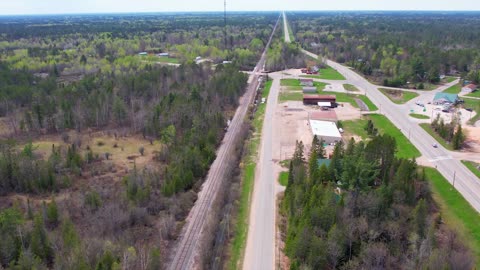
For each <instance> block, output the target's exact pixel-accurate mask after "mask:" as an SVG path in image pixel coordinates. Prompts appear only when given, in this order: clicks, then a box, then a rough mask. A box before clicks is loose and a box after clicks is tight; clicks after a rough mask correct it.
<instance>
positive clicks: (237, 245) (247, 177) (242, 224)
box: [227, 81, 272, 270]
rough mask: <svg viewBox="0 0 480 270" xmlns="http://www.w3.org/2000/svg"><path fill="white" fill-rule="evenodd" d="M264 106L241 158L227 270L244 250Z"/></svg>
mask: <svg viewBox="0 0 480 270" xmlns="http://www.w3.org/2000/svg"><path fill="white" fill-rule="evenodd" d="M271 86H272V83H271V81H268V82H266V83H265V88H264V90H263V93H262V97H267V96H268V94H269V93H270V88H271ZM265 108H266V104H260V105H259V107H258V110H257V111H256V113H255V117H254V119H253V123H252V124H253V126H254V129H255V133H254V135H253V136H252V137H251V138H250V139H249V140H248V141H247V151H248V152H247V154H246V155H245V156H244V157H243V160H242V164H244V165H243V171H242V183H241V193H240V199H239V202H238V203H239V204H238V215H237V217H236V223H235V228H234V237H233V239H232V242H231V244H230V247H229V248H230V258H229V261H228V262H227V268H228V269H231V270H234V269H239V267H240V265H241V260H242V258H243V253H244V250H245V245H246V240H247V233H248V216H249V213H250V200H251V197H252V191H253V184H254V182H255V168H256V161H257V156H258V149H259V145H260V139H261V133H260V131H261V129H262V126H263V119H264V116H265Z"/></svg>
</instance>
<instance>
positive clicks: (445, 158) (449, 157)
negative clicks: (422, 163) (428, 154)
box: [428, 156, 453, 162]
mask: <svg viewBox="0 0 480 270" xmlns="http://www.w3.org/2000/svg"><path fill="white" fill-rule="evenodd" d="M449 159H453V157H452V156H438V157H435V158H433V159H429V160H428V161H430V162H437V161H441V160H449Z"/></svg>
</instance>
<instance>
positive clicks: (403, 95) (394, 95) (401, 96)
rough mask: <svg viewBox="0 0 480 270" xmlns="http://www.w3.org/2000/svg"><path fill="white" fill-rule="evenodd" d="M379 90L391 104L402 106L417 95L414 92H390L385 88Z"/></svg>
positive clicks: (390, 90)
mask: <svg viewBox="0 0 480 270" xmlns="http://www.w3.org/2000/svg"><path fill="white" fill-rule="evenodd" d="M379 90H380V91H381V92H382V93H383V94H384V95H385V96H387V97H388V98H389V99H390V100H391V101H392V102H393V103H396V104H404V103H407V102H408V101H409V100H411V99H414V98H416V97H418V94H417V93H414V92H406V91H401V90H392V89H386V88H379Z"/></svg>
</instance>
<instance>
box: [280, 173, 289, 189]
mask: <svg viewBox="0 0 480 270" xmlns="http://www.w3.org/2000/svg"><path fill="white" fill-rule="evenodd" d="M278 183H280V185H282V186H284V187H286V186H287V184H288V172H280V175H279V176H278Z"/></svg>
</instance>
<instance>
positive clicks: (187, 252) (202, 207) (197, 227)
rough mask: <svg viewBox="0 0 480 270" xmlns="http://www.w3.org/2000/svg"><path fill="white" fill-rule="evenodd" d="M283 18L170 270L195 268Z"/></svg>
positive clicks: (226, 138) (197, 203)
mask: <svg viewBox="0 0 480 270" xmlns="http://www.w3.org/2000/svg"><path fill="white" fill-rule="evenodd" d="M279 21H280V17H279V18H278V20H277V23H276V24H275V27H274V28H273V31H272V34H271V35H270V39H269V40H268V43H267V45H266V46H265V50H264V52H263V53H262V56H261V58H260V61H259V62H258V63H257V65H256V67H255V69H254V70H253V73H252V75H250V76H253V79H252V80H251V83H250V84H249V85H248V89H247V92H246V93H245V94H244V95H243V96H242V97H241V98H240V101H239V106H238V108H237V110H236V112H235V116H234V117H233V119H232V122H231V124H230V127H229V129H228V131H227V133H226V134H225V137H224V138H223V141H222V145H221V146H220V149H219V150H218V153H217V157H216V159H215V161H214V162H213V163H212V166H211V167H210V170H209V172H208V174H207V178H206V180H205V182H204V184H203V187H202V190H201V191H200V192H199V194H198V199H197V201H196V202H195V205H194V207H193V208H192V210H191V212H190V214H189V218H188V219H187V223H186V224H185V226H184V229H183V233H182V237H181V238H180V241H179V244H178V246H177V249H176V252H175V256H174V257H173V260H172V262H171V263H170V266H169V267H168V269H169V270H183V269H194V268H195V257H196V255H197V254H198V253H199V248H200V247H199V244H200V240H201V236H202V232H203V231H204V228H205V224H206V220H205V219H206V217H207V214H208V212H209V211H210V209H211V208H212V204H213V202H214V201H215V198H216V197H217V193H218V190H219V187H220V186H221V184H222V182H223V181H224V176H225V170H226V167H225V166H224V164H225V162H226V161H227V160H228V158H229V155H230V154H231V153H232V150H233V147H234V145H235V141H236V139H238V137H239V136H238V134H239V133H240V131H241V128H242V124H243V122H244V119H245V116H246V114H247V111H248V107H249V105H250V104H251V103H252V102H253V99H254V97H255V93H256V91H257V88H258V85H259V82H258V78H259V77H260V74H259V73H258V72H259V71H260V70H261V69H263V68H264V65H265V59H266V52H267V49H268V47H269V46H270V43H271V41H272V38H273V35H274V34H275V31H276V29H277V26H278V23H279Z"/></svg>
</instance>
